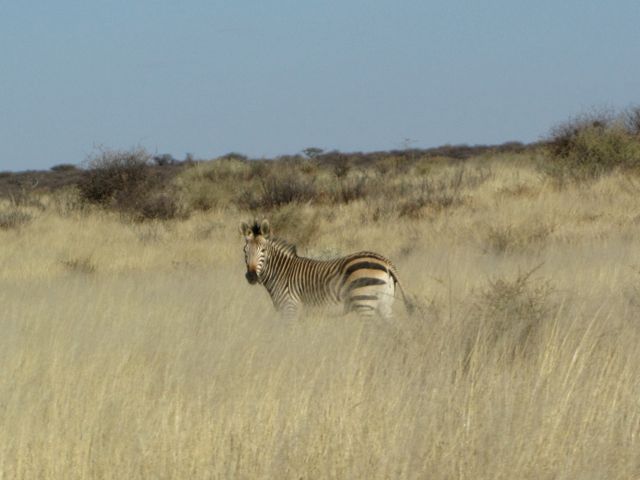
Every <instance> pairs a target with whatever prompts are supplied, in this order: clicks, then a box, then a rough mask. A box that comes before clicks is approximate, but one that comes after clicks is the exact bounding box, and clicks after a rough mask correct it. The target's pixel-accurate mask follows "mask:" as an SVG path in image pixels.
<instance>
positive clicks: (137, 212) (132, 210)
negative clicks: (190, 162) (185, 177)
mask: <svg viewBox="0 0 640 480" xmlns="http://www.w3.org/2000/svg"><path fill="white" fill-rule="evenodd" d="M150 160H151V156H150V155H149V154H148V153H147V152H146V151H145V150H144V149H141V148H137V149H132V150H103V151H101V152H100V153H99V154H98V155H96V156H95V157H93V158H90V159H89V161H88V162H87V163H88V167H89V169H88V170H87V172H86V174H85V175H84V177H83V178H82V179H81V180H80V182H79V184H78V191H79V194H80V198H82V199H83V200H84V201H87V202H88V203H92V204H95V205H99V206H101V207H103V208H108V209H111V210H115V211H118V212H121V213H124V214H126V215H129V216H131V217H132V218H134V219H136V220H151V219H162V220H167V219H171V218H175V217H176V216H178V215H179V209H178V206H177V204H176V202H175V200H174V199H173V197H171V196H169V195H168V194H167V193H165V192H164V191H163V188H164V185H163V184H162V182H161V180H160V179H159V178H157V177H156V176H155V175H154V173H153V171H152V169H151V166H150Z"/></svg>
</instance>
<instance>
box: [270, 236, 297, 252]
mask: <svg viewBox="0 0 640 480" xmlns="http://www.w3.org/2000/svg"><path fill="white" fill-rule="evenodd" d="M269 242H270V243H271V245H272V246H273V247H274V248H275V249H276V250H277V251H278V252H281V253H284V254H286V255H290V256H293V257H297V256H298V252H297V251H296V246H295V245H292V244H291V243H289V242H287V241H286V240H283V239H281V238H272V239H271V240H269Z"/></svg>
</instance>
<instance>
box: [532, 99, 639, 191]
mask: <svg viewBox="0 0 640 480" xmlns="http://www.w3.org/2000/svg"><path fill="white" fill-rule="evenodd" d="M639 134H640V110H639V109H637V108H636V109H630V110H628V111H627V112H626V113H625V114H622V115H613V114H611V113H607V112H597V113H591V114H586V115H582V116H579V117H576V118H574V119H571V120H569V121H567V122H564V123H561V124H560V125H558V126H556V127H555V128H553V129H552V130H551V134H550V136H549V138H548V139H547V144H546V151H547V157H548V158H547V162H545V163H544V164H543V170H544V171H545V173H547V174H548V175H550V176H551V177H553V178H555V179H556V180H558V181H560V182H563V181H565V180H587V179H594V178H598V177H600V176H601V175H603V174H606V173H609V172H611V171H613V170H614V169H617V168H622V169H635V168H638V167H639V166H640V135H639Z"/></svg>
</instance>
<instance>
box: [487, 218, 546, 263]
mask: <svg viewBox="0 0 640 480" xmlns="http://www.w3.org/2000/svg"><path fill="white" fill-rule="evenodd" d="M553 230H554V227H553V225H550V224H546V223H543V222H531V223H526V224H523V225H520V226H518V227H514V226H513V225H490V226H488V227H486V232H485V234H484V244H483V247H482V249H483V251H484V252H485V253H494V254H499V255H503V254H506V253H513V252H523V251H527V250H531V249H540V248H542V247H543V246H544V245H545V241H546V240H547V238H548V237H549V235H551V233H553Z"/></svg>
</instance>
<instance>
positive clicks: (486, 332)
mask: <svg viewBox="0 0 640 480" xmlns="http://www.w3.org/2000/svg"><path fill="white" fill-rule="evenodd" d="M540 266H541V265H539V266H537V267H535V268H533V269H531V270H529V271H527V272H523V273H522V272H521V273H518V274H517V275H516V276H515V277H514V278H497V279H493V280H489V282H488V285H487V286H486V287H485V288H483V289H482V290H480V291H479V292H478V293H477V295H476V300H475V301H474V303H473V310H474V313H473V314H472V316H471V317H472V321H473V322H475V331H476V333H474V334H473V335H472V336H471V338H474V337H475V339H477V338H481V341H480V342H479V343H480V344H482V345H483V346H484V347H489V348H490V349H498V350H499V351H500V352H502V353H503V354H507V355H510V356H513V355H516V354H519V353H527V352H529V351H530V349H531V348H534V347H539V346H540V342H539V341H538V340H539V339H538V338H537V335H538V334H539V332H540V328H541V326H542V323H543V321H544V320H545V319H546V318H548V316H549V314H550V313H551V312H552V304H551V301H550V300H551V296H552V295H553V293H554V288H553V286H552V285H551V283H550V282H549V281H545V280H535V279H534V278H532V277H533V274H534V273H535V272H536V271H537V270H538V269H539V268H540Z"/></svg>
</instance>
